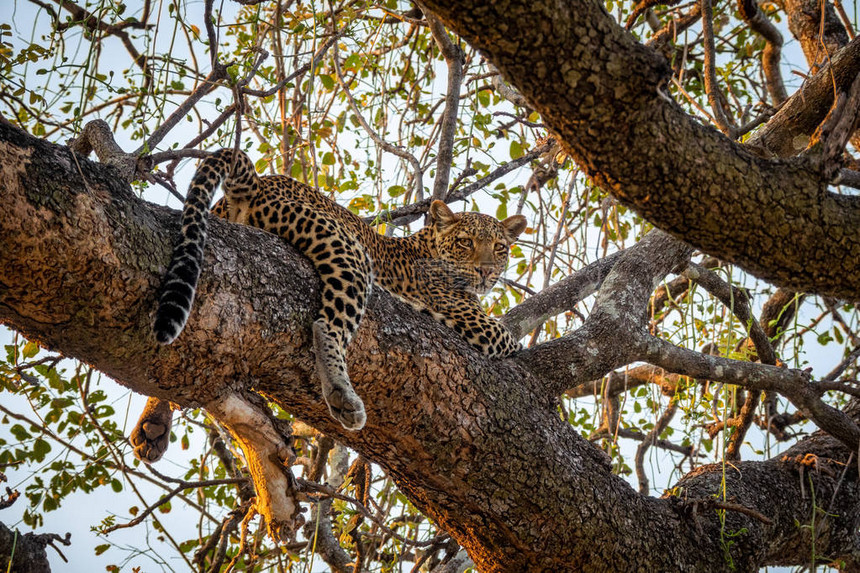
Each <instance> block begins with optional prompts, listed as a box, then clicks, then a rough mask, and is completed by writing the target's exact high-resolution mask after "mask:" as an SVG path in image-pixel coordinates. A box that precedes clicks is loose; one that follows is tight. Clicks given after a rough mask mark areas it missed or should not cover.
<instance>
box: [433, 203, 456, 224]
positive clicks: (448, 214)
mask: <svg viewBox="0 0 860 573" xmlns="http://www.w3.org/2000/svg"><path fill="white" fill-rule="evenodd" d="M459 220H460V215H457V214H456V213H454V212H453V211H452V210H451V209H450V208H449V207H448V205H446V204H445V203H444V202H442V201H439V200H438V199H437V200H435V201H433V202H432V203H430V223H431V224H432V225H436V228H437V229H439V230H440V231H444V230H445V229H447V228H448V227H450V226H451V225H453V224H454V223H456V222H457V221H459Z"/></svg>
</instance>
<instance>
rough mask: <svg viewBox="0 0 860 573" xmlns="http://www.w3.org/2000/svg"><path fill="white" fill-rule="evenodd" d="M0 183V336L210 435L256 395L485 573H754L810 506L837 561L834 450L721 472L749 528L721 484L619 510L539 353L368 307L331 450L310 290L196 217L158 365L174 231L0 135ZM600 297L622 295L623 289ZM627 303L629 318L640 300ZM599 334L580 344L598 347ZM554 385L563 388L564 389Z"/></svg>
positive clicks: (52, 153) (257, 245) (850, 522)
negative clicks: (335, 447)
mask: <svg viewBox="0 0 860 573" xmlns="http://www.w3.org/2000/svg"><path fill="white" fill-rule="evenodd" d="M0 180H2V181H3V186H2V190H0V212H2V213H3V216H2V218H0V241H2V245H3V248H2V250H0V264H2V268H3V275H2V277H0V321H2V322H3V323H4V324H7V325H9V326H11V327H12V328H14V329H16V330H18V331H20V332H22V333H24V334H25V335H26V336H27V337H29V338H31V339H33V340H37V341H39V342H40V343H41V344H43V345H44V346H46V347H48V348H53V349H56V350H59V351H61V352H63V353H64V354H65V355H67V356H70V357H75V358H78V359H81V360H83V361H85V362H88V363H90V364H92V365H94V366H95V367H97V368H98V369H99V370H101V371H103V372H105V373H107V374H108V375H110V376H112V377H113V378H115V379H116V380H117V381H118V382H120V383H121V384H124V385H126V386H128V387H129V388H132V389H134V390H136V391H139V392H142V393H146V394H150V395H156V396H159V397H162V398H169V399H170V400H172V401H174V402H178V403H179V404H180V405H182V406H190V405H202V406H204V407H210V409H211V410H212V411H213V412H214V413H215V414H216V416H217V415H219V414H218V412H221V413H222V414H221V415H222V416H227V414H224V413H223V411H224V410H226V409H227V408H226V406H224V404H226V403H227V401H228V400H227V399H228V398H231V399H232V398H235V397H237V396H239V397H242V396H244V395H246V394H247V393H248V392H249V391H250V390H251V389H253V390H255V391H258V392H261V393H263V394H265V395H266V396H267V397H268V398H269V399H271V400H273V401H275V402H277V403H278V404H280V405H281V406H282V407H283V408H284V409H286V410H288V411H290V412H292V413H294V414H295V415H297V416H298V417H300V418H301V419H303V420H305V421H307V422H308V423H310V424H312V425H314V426H315V427H317V428H318V429H319V430H321V431H323V432H325V433H326V434H329V435H331V436H333V437H335V438H336V439H337V440H340V441H342V442H343V443H344V444H346V445H348V446H349V447H351V448H354V449H355V450H357V451H358V452H360V453H362V454H363V455H365V456H366V457H367V458H369V459H370V460H373V461H374V462H376V463H378V464H380V465H381V466H382V467H384V468H385V469H386V470H387V471H388V472H389V473H390V475H391V476H392V477H393V478H394V479H395V480H396V482H397V484H398V486H399V487H400V488H401V490H402V491H404V492H405V493H406V495H408V496H409V498H410V499H411V501H412V502H413V503H414V504H415V505H416V506H417V507H418V508H420V509H421V510H422V511H424V512H425V513H426V514H427V515H429V516H430V517H431V518H432V519H434V520H435V521H436V522H437V523H438V524H440V525H441V526H442V527H443V528H445V529H446V530H447V531H448V532H450V533H451V534H452V535H453V536H454V537H455V538H456V539H457V541H458V542H459V543H460V544H462V546H463V547H464V548H465V549H466V550H467V551H468V552H469V554H470V556H471V557H472V558H473V559H474V561H475V562H476V564H477V565H478V567H479V568H480V569H481V570H482V571H525V570H528V571H541V570H545V571H563V570H576V571H607V570H626V571H670V570H678V571H705V570H707V571H719V570H730V569H732V568H733V569H732V570H734V571H754V570H756V569H757V568H758V567H760V566H761V565H764V564H770V563H797V564H799V563H806V562H808V560H809V556H810V555H811V551H812V548H811V545H810V544H811V541H810V537H811V536H810V534H809V528H808V527H804V525H805V524H807V523H809V521H810V518H811V517H812V516H813V515H814V511H815V508H814V507H813V500H812V498H811V496H810V495H808V492H809V490H810V487H814V488H815V491H816V499H818V500H831V502H830V504H829V505H828V507H827V510H828V515H831V516H838V517H831V518H827V519H823V520H822V519H820V516H819V519H818V521H817V523H818V528H819V529H817V531H816V536H815V551H816V552H817V554H818V555H826V556H827V557H829V558H837V557H841V558H843V559H844V560H849V561H850V560H853V559H854V557H855V554H856V552H857V539H856V536H855V532H856V531H857V525H858V522H857V519H858V512H857V506H858V501H860V489H858V487H857V486H858V483H857V470H856V465H855V464H849V465H846V466H842V465H839V464H840V463H845V462H847V461H848V460H849V453H848V450H847V448H845V447H843V446H842V445H840V444H839V443H838V442H836V441H835V440H834V439H833V438H830V437H828V436H818V437H816V438H812V439H808V440H805V441H804V442H802V443H801V444H799V445H797V446H796V447H795V449H794V450H793V453H796V454H798V455H801V454H807V453H813V454H816V455H818V456H819V459H820V460H821V465H822V467H825V468H827V469H830V470H831V471H819V472H813V471H807V472H806V473H805V474H804V473H803V471H804V466H803V465H800V464H798V463H796V462H794V461H781V460H769V461H764V462H741V463H737V464H735V465H734V466H733V468H732V469H727V471H726V475H725V480H726V483H727V495H728V496H729V497H730V498H732V503H734V504H736V505H737V506H739V507H742V508H746V509H748V510H751V512H748V513H743V512H739V511H727V512H726V515H725V522H724V523H723V524H721V521H720V517H719V513H718V511H717V510H716V509H715V508H714V506H713V505H712V504H711V505H709V503H708V502H707V500H711V499H713V498H714V496H716V495H717V494H718V492H719V491H720V487H721V486H720V483H721V480H722V479H723V469H722V467H719V466H707V467H704V468H700V469H699V470H697V471H696V472H695V474H694V475H690V476H687V477H685V478H684V479H683V480H682V481H681V483H680V484H679V488H678V489H677V490H676V494H677V495H674V496H670V497H668V498H666V499H654V498H650V497H647V496H642V495H640V494H638V493H636V492H635V491H634V490H633V489H632V488H631V487H630V486H629V485H628V484H626V483H625V482H624V481H623V480H621V479H620V478H619V477H617V476H615V475H613V474H612V473H611V472H610V471H609V464H608V460H607V459H606V458H605V456H604V454H603V453H602V452H600V451H599V450H597V449H596V448H595V447H594V446H592V445H591V444H590V443H588V442H587V441H586V440H584V439H583V438H582V437H581V436H579V434H578V433H577V431H576V430H575V429H573V428H572V427H571V426H570V425H569V424H568V423H566V422H565V421H563V420H561V419H560V417H559V415H558V412H557V409H556V391H557V389H558V382H557V381H547V380H545V379H543V378H542V377H541V376H540V375H538V374H533V373H531V372H530V371H529V369H530V368H536V367H537V366H538V362H536V361H535V356H536V354H535V353H531V354H525V355H524V356H523V357H521V358H515V359H511V360H504V361H501V360H496V361H493V360H488V359H486V358H484V357H482V356H480V355H478V354H476V353H475V352H474V351H472V350H471V349H470V348H469V347H468V346H467V345H466V344H465V343H464V342H463V341H461V340H460V339H459V338H458V337H457V336H456V335H455V334H454V333H452V332H449V331H448V330H447V329H445V328H444V327H442V326H441V325H439V324H436V323H435V322H433V321H432V320H430V319H429V318H427V317H424V316H421V315H418V314H416V313H414V312H413V311H411V310H410V309H409V308H408V307H406V306H405V305H402V304H399V303H397V302H395V301H393V300H392V299H391V298H390V297H389V296H387V295H385V294H384V293H382V294H380V293H377V294H375V295H374V296H373V297H372V301H371V304H370V308H369V311H368V314H367V316H366V317H365V319H364V321H363V322H362V326H361V328H360V330H359V333H358V335H357V337H356V339H355V341H354V342H353V344H352V346H351V348H350V353H349V365H350V375H351V377H352V380H353V382H354V383H355V386H356V390H357V391H358V392H359V394H360V395H361V396H362V397H363V398H364V399H365V403H366V405H367V409H368V423H367V427H366V428H365V429H364V430H363V431H361V432H356V433H349V432H345V431H343V429H342V428H341V427H340V425H339V424H338V423H337V422H335V421H334V420H333V419H332V418H331V417H330V416H329V415H328V412H327V409H326V406H325V404H324V402H323V400H322V398H321V396H320V393H319V390H318V388H317V385H316V383H315V381H314V380H313V377H312V375H311V372H312V371H313V358H312V356H311V355H310V351H309V348H310V344H309V338H310V328H309V327H310V324H311V322H312V320H313V317H314V316H315V313H316V311H317V308H318V298H317V297H318V291H317V278H316V276H315V275H314V273H313V271H312V269H311V267H310V266H309V265H308V264H307V262H306V261H304V260H303V259H302V258H301V257H300V256H298V255H297V254H296V252H295V251H294V250H293V249H292V248H290V247H289V246H288V245H285V244H284V243H283V242H282V241H280V240H278V239H277V238H276V237H274V236H271V235H267V234H265V233H262V232H260V231H257V230H255V229H251V228H247V227H241V226H236V225H231V224H229V223H224V222H222V221H220V220H213V222H212V229H211V234H210V237H211V239H210V240H211V243H210V244H211V248H210V249H209V250H208V254H207V257H206V264H205V268H206V271H205V272H204V274H203V276H202V280H201V284H200V294H199V297H198V300H197V302H196V304H195V310H194V311H193V312H192V316H191V319H190V321H189V324H188V326H187V328H186V331H185V333H184V334H183V335H182V336H181V337H180V338H179V339H178V340H177V341H176V342H175V343H174V344H173V345H172V346H170V347H166V348H162V347H159V346H158V345H157V344H156V342H155V341H154V339H153V336H152V334H151V327H150V325H151V320H152V312H153V308H154V302H155V291H156V288H157V285H158V283H159V280H160V277H161V274H162V272H163V270H164V267H165V265H166V263H167V260H168V257H169V251H170V245H171V239H170V237H172V236H173V235H174V233H175V232H176V228H177V224H178V217H177V216H176V213H175V212H172V211H170V210H168V209H165V208H162V207H158V206H154V205H151V204H148V203H145V202H143V201H142V200H140V199H137V198H136V197H135V196H134V195H133V194H132V192H131V191H130V189H129V188H128V187H127V186H125V185H124V184H122V183H120V182H119V178H118V177H116V175H115V173H114V172H113V170H112V168H109V167H105V166H102V165H98V164H94V163H91V162H89V161H87V160H86V159H84V158H81V157H74V156H73V155H72V154H71V153H70V152H69V151H68V150H67V149H65V148H63V147H58V146H54V145H51V144H47V143H45V142H42V141H39V140H36V139H33V138H31V137H29V136H27V135H26V134H24V133H23V132H20V131H18V130H16V129H14V128H10V127H8V126H7V125H4V124H2V122H0ZM650 243H651V244H653V246H654V247H657V250H658V251H661V252H663V251H666V252H668V250H670V249H674V251H673V252H674V253H675V254H674V255H672V256H674V257H676V258H679V259H683V257H684V256H685V255H687V254H688V253H689V249H688V248H686V247H683V246H679V245H677V242H675V241H674V240H671V239H669V238H668V237H665V236H663V237H660V236H655V237H654V238H652V239H651V241H650ZM646 244H647V242H646ZM667 257H668V255H667ZM627 259H629V260H628V263H627V264H634V263H635V262H636V257H628V258H627ZM625 260H626V259H625V258H624V257H619V263H618V264H619V265H620V264H621V263H622V262H624V261H625ZM275 261H276V262H275ZM670 263H671V261H670V260H669V259H668V258H666V260H665V261H664V262H663V263H660V264H662V265H664V266H665V267H667V268H666V269H663V270H661V271H660V272H662V273H665V272H668V267H669V265H670ZM606 282H607V283H613V284H615V285H616V286H618V285H619V284H622V286H623V276H615V275H612V274H610V276H609V277H608V278H607V279H606ZM646 282H647V281H646ZM632 284H634V286H633V290H637V289H638V290H642V289H644V288H646V287H647V285H645V284H642V285H638V284H636V283H632ZM640 302H641V305H642V308H641V309H640V312H636V311H635V309H634V312H636V314H637V315H638V314H644V305H645V304H646V302H647V301H640ZM625 312H627V311H625ZM638 319H639V317H638V316H636V317H631V323H632V324H638ZM595 333H596V335H597V336H599V333H598V332H597V331H595ZM616 335H617V332H612V331H610V332H608V333H606V334H605V336H610V337H611V338H610V339H609V340H604V341H601V340H594V341H591V342H592V343H593V344H595V345H596V346H594V347H595V348H599V347H600V344H601V343H602V344H603V346H604V347H609V346H614V345H617V344H616V341H617V336H616ZM586 366H587V365H586ZM566 367H567V368H568V371H569V372H570V373H571V384H573V383H574V382H575V381H577V380H578V377H577V374H580V375H582V372H581V371H580V370H578V367H577V366H576V365H574V364H570V365H568V366H566ZM585 370H587V368H585ZM580 381H584V380H580ZM226 421H227V422H228V423H229V422H230V420H226ZM234 429H235V428H234ZM831 460H832V461H831ZM258 486H259V484H258ZM699 502H700V503H699ZM756 514H759V515H761V516H766V517H767V518H768V519H767V521H765V520H761V519H759V518H757V517H756ZM280 525H289V524H285V523H281V524H280ZM276 533H277V532H276ZM729 539H730V541H731V543H729V542H728V540H729Z"/></svg>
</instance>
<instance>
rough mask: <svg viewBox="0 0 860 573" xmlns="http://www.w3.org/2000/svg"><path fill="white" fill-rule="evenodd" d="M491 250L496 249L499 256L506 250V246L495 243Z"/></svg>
mask: <svg viewBox="0 0 860 573" xmlns="http://www.w3.org/2000/svg"><path fill="white" fill-rule="evenodd" d="M493 248H494V249H496V252H497V253H500V254H501V253H504V252H506V251H507V250H508V246H507V245H506V244H504V243H496V244H495V246H494V247H493Z"/></svg>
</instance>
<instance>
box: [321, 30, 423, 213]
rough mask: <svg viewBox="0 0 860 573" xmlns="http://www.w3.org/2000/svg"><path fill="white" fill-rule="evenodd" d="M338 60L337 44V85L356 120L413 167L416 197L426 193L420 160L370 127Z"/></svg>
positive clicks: (367, 131)
mask: <svg viewBox="0 0 860 573" xmlns="http://www.w3.org/2000/svg"><path fill="white" fill-rule="evenodd" d="M338 58H339V56H338V52H337V43H335V49H334V58H333V60H334V70H335V75H336V76H337V83H338V84H340V87H341V89H342V90H343V93H344V95H345V96H346V99H347V101H348V102H349V107H350V109H351V110H352V113H353V114H354V115H355V118H356V120H357V121H358V123H359V124H360V125H361V127H362V129H364V131H365V132H366V133H367V134H368V135H369V136H370V138H371V139H372V140H373V141H374V142H375V143H376V144H377V145H378V146H380V147H381V148H382V149H383V150H385V151H387V152H388V153H391V154H394V155H396V156H397V157H400V158H401V159H405V160H406V161H407V162H409V164H410V165H411V166H412V171H413V174H414V177H413V180H412V191H413V193H414V194H415V196H416V197H419V196H421V195H422V194H423V193H424V180H423V172H422V170H421V163H419V162H418V159H416V158H415V156H414V155H412V154H411V153H409V152H408V151H406V150H405V149H403V148H402V147H400V146H396V145H392V144H391V143H388V142H387V141H385V140H384V139H382V137H380V136H379V134H378V133H376V132H375V131H374V130H373V128H372V127H370V125H369V124H368V123H367V120H365V119H364V116H362V115H361V111H360V110H359V109H358V104H356V103H355V99H354V98H353V97H352V93H350V91H349V87H347V85H346V82H344V80H343V73H342V72H341V70H340V62H339V61H338ZM428 208H429V207H428Z"/></svg>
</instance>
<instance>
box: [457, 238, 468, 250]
mask: <svg viewBox="0 0 860 573" xmlns="http://www.w3.org/2000/svg"><path fill="white" fill-rule="evenodd" d="M457 246H459V247H463V248H464V249H471V248H472V239H467V238H466V237H461V238H459V239H457Z"/></svg>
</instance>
